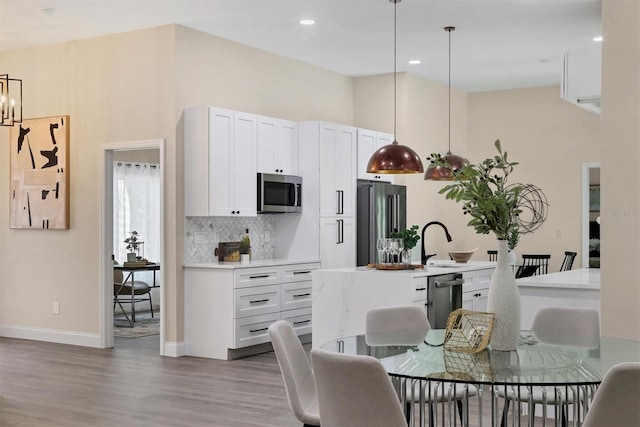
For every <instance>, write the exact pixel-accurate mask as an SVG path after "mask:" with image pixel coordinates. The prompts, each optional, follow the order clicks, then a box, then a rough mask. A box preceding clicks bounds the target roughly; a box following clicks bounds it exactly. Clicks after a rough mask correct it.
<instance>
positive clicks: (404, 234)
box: [389, 225, 420, 249]
mask: <svg viewBox="0 0 640 427" xmlns="http://www.w3.org/2000/svg"><path fill="white" fill-rule="evenodd" d="M389 237H391V238H394V239H402V241H403V246H404V248H405V249H411V248H413V247H414V246H415V245H417V244H418V240H420V236H418V226H417V225H412V226H411V227H410V228H405V229H404V230H402V231H394V232H393V233H391V234H390V235H389Z"/></svg>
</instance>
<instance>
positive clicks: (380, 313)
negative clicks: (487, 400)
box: [365, 305, 478, 422]
mask: <svg viewBox="0 0 640 427" xmlns="http://www.w3.org/2000/svg"><path fill="white" fill-rule="evenodd" d="M430 329H431V325H430V324H429V320H428V319H427V314H426V312H425V311H424V309H423V308H422V307H420V306H417V305H402V306H393V307H380V308H372V309H370V310H369V311H367V317H366V323H365V341H366V343H367V345H369V346H372V347H373V346H387V345H398V346H417V345H420V344H422V343H423V342H424V340H425V337H426V336H427V333H428V332H429V330H430ZM429 384H430V389H425V390H420V383H415V385H414V386H413V387H411V383H410V382H407V385H409V387H408V389H407V390H406V391H405V394H406V400H407V404H406V407H405V415H406V418H407V420H408V421H409V422H411V418H412V412H413V403H412V402H418V401H419V400H420V394H421V393H420V392H421V391H422V392H423V396H424V399H425V400H424V401H425V403H427V404H428V405H429V408H430V412H429V414H430V417H431V414H433V413H434V407H433V405H434V404H435V403H436V402H450V401H454V402H456V405H457V407H458V413H459V414H460V419H461V420H462V419H463V413H464V412H463V411H464V409H463V404H462V402H463V400H464V399H465V398H468V397H471V396H476V395H477V394H478V389H477V388H476V387H475V386H473V385H471V384H460V383H458V384H454V383H446V382H437V381H431V382H429ZM432 421H433V420H432Z"/></svg>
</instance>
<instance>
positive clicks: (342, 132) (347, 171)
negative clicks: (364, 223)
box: [335, 126, 357, 217]
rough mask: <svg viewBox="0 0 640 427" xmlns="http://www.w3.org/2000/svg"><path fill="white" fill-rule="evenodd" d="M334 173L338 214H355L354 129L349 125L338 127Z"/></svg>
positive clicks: (350, 215)
mask: <svg viewBox="0 0 640 427" xmlns="http://www.w3.org/2000/svg"><path fill="white" fill-rule="evenodd" d="M335 154H336V158H335V175H336V182H335V185H336V191H338V192H339V193H338V195H339V198H338V199H337V202H338V203H339V205H338V214H339V215H343V216H346V217H355V215H356V184H357V182H356V181H357V173H356V164H357V159H356V156H357V147H356V129H355V128H352V127H349V126H340V127H339V128H338V141H337V145H336V150H335Z"/></svg>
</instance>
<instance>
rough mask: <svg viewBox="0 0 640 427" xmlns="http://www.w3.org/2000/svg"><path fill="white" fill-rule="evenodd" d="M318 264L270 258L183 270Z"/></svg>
mask: <svg viewBox="0 0 640 427" xmlns="http://www.w3.org/2000/svg"><path fill="white" fill-rule="evenodd" d="M309 263H320V260H319V259H302V260H291V259H286V258H272V259H256V260H251V261H249V262H247V263H241V262H217V261H214V262H199V263H187V264H185V265H184V266H183V267H184V268H210V269H222V270H233V269H236V268H255V267H270V266H273V265H293V264H309Z"/></svg>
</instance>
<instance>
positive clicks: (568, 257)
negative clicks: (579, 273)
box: [560, 251, 578, 271]
mask: <svg viewBox="0 0 640 427" xmlns="http://www.w3.org/2000/svg"><path fill="white" fill-rule="evenodd" d="M576 255H578V252H569V251H567V252H565V253H564V260H563V261H562V265H561V266H560V271H567V270H571V268H572V267H573V261H574V260H575V259H576Z"/></svg>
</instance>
